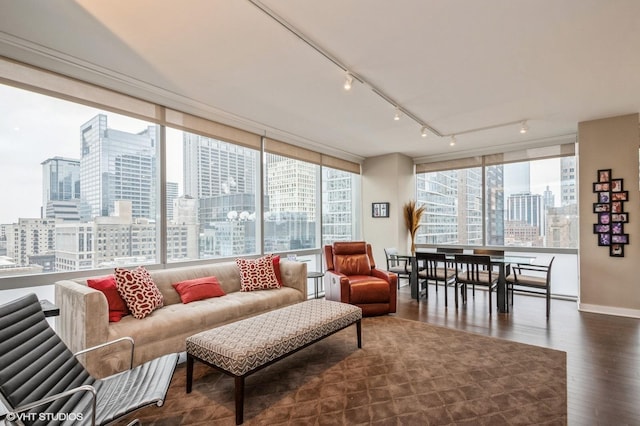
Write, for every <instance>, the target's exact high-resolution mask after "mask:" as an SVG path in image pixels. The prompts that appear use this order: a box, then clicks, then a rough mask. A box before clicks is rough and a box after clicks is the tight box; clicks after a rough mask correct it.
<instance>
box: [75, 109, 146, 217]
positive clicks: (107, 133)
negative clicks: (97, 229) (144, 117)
mask: <svg viewBox="0 0 640 426" xmlns="http://www.w3.org/2000/svg"><path fill="white" fill-rule="evenodd" d="M80 133H81V143H82V144H81V157H80V186H81V188H82V193H81V198H82V205H81V215H82V216H83V219H84V220H85V221H87V220H91V219H92V218H94V217H98V216H110V215H112V214H113V213H114V211H115V202H116V201H131V205H132V214H133V217H134V218H148V219H153V218H155V209H156V202H155V199H156V160H155V159H156V150H157V142H156V126H149V127H148V128H146V129H145V130H143V131H141V132H140V133H137V134H134V133H129V132H124V131H120V130H115V129H111V128H109V127H108V126H107V116H106V115H104V114H98V115H97V116H95V117H93V118H92V119H91V120H89V121H88V122H86V123H85V124H83V125H82V126H81V127H80Z"/></svg>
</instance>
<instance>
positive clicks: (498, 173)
mask: <svg viewBox="0 0 640 426" xmlns="http://www.w3.org/2000/svg"><path fill="white" fill-rule="evenodd" d="M504 167H505V166H503V165H502V164H500V165H496V166H490V167H487V168H486V169H485V170H486V173H485V188H486V189H485V191H486V192H485V197H484V199H485V200H486V208H487V210H486V221H487V229H486V235H487V244H488V245H495V246H501V245H504V235H505V231H504V221H505V206H504V200H505V189H504V173H505V171H504ZM527 170H528V168H527ZM525 175H526V176H528V173H527V174H523V175H521V177H522V179H523V182H527V183H526V184H528V178H525ZM522 184H523V185H524V184H525V183H522ZM476 195H477V197H478V199H482V194H476ZM480 217H482V214H480ZM478 243H480V241H479V242H478Z"/></svg>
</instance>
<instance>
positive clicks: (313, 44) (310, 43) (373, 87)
mask: <svg viewBox="0 0 640 426" xmlns="http://www.w3.org/2000/svg"><path fill="white" fill-rule="evenodd" d="M249 2H250V3H251V4H253V5H254V6H255V7H257V8H258V9H259V10H261V11H262V12H263V13H264V14H266V15H267V16H269V17H270V18H271V19H273V20H274V21H275V22H277V23H278V24H280V25H282V26H283V27H284V28H285V29H286V30H288V31H289V32H291V33H292V34H293V35H295V36H296V37H297V38H299V39H300V40H302V42H303V43H305V44H306V45H307V46H309V47H310V48H311V49H313V50H315V51H316V52H317V53H318V54H320V55H321V56H324V57H325V58H326V59H327V60H328V61H329V62H331V63H333V64H334V65H336V66H338V67H339V68H340V69H341V70H342V71H344V72H345V73H346V76H345V82H344V90H350V89H351V86H352V84H353V78H354V75H355V78H356V80H358V82H359V83H361V84H362V86H363V87H366V88H369V89H370V90H371V91H372V92H373V93H375V94H376V95H378V96H379V97H380V98H382V100H384V101H385V102H387V103H388V104H389V105H392V106H394V107H395V108H396V113H395V115H394V117H393V119H394V120H395V121H398V120H400V117H401V113H402V114H403V115H406V116H407V117H408V118H409V119H410V120H413V121H414V122H415V123H417V124H419V125H420V126H422V127H423V128H424V127H426V128H427V129H428V130H429V132H430V133H431V134H433V135H435V136H437V137H440V138H445V137H448V136H452V134H451V133H444V132H441V131H439V130H438V129H437V128H435V127H433V126H431V125H430V124H428V123H425V120H423V119H422V118H420V117H418V116H416V114H414V113H413V112H411V110H408V109H406V108H402V106H401V105H400V104H399V103H398V101H397V100H395V99H393V98H392V97H391V96H389V95H388V94H387V93H385V92H384V91H382V89H380V88H379V87H377V86H376V85H374V84H373V83H372V82H370V81H368V80H367V78H366V77H365V76H363V75H362V74H358V73H354V75H352V74H351V73H350V72H349V66H347V64H345V63H344V62H343V61H341V60H340V59H339V58H337V57H336V56H334V55H332V54H331V53H330V52H328V51H327V50H325V49H324V48H323V47H322V46H320V45H319V44H318V43H316V42H315V41H314V40H312V39H311V38H309V36H307V35H306V34H304V33H302V31H300V30H299V29H298V28H296V27H294V26H293V25H292V24H291V23H289V22H287V21H286V20H285V19H284V18H283V17H282V16H279V15H278V14H277V13H275V12H274V11H273V10H271V9H269V8H268V7H267V6H265V5H264V4H263V2H262V1H260V0H249ZM519 123H522V127H521V128H520V132H521V133H526V132H527V130H528V129H529V128H528V127H527V122H526V120H524V121H523V120H517V121H509V122H505V123H496V124H490V125H488V126H484V127H478V128H473V129H464V130H462V129H459V130H458V131H457V132H456V134H457V135H462V134H468V133H476V132H483V131H486V130H490V129H497V128H501V127H507V126H514V125H516V124H519ZM421 135H422V136H423V137H426V136H425V135H426V132H425V131H424V130H422V132H421ZM455 142H456V139H455V135H453V137H452V138H451V143H450V145H452V146H453V145H455Z"/></svg>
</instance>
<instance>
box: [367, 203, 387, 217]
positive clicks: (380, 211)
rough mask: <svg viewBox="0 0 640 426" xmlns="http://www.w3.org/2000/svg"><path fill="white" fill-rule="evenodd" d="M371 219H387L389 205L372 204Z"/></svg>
mask: <svg viewBox="0 0 640 426" xmlns="http://www.w3.org/2000/svg"><path fill="white" fill-rule="evenodd" d="M371 217H389V203H372V204H371Z"/></svg>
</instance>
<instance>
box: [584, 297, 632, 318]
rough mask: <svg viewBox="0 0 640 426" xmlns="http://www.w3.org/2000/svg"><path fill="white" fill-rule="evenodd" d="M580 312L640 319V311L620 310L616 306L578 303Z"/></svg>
mask: <svg viewBox="0 0 640 426" xmlns="http://www.w3.org/2000/svg"><path fill="white" fill-rule="evenodd" d="M578 310H579V311H580V312H591V313H594V314H604V315H615V316H618V317H630V318H640V310H639V309H628V308H618V307H615V306H603V305H590V304H587V303H580V301H578Z"/></svg>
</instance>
